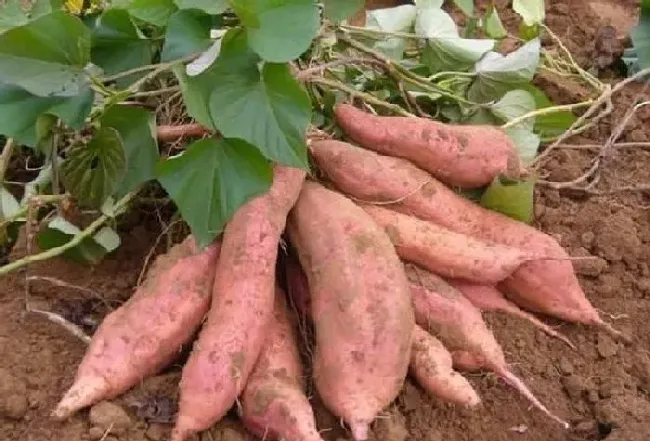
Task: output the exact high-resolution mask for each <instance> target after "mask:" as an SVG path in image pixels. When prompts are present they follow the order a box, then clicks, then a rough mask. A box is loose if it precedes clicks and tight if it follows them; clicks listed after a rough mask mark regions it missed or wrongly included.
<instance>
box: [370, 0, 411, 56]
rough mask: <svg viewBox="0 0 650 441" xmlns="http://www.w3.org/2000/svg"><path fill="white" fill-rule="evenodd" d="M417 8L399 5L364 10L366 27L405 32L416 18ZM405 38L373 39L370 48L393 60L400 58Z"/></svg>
mask: <svg viewBox="0 0 650 441" xmlns="http://www.w3.org/2000/svg"><path fill="white" fill-rule="evenodd" d="M416 14H417V9H416V7H415V6H413V5H400V6H396V7H394V8H384V9H375V10H372V11H367V12H366V28H368V29H374V30H377V31H382V32H388V33H390V32H407V31H409V30H410V29H411V27H412V26H413V23H414V22H415V20H416ZM405 47H406V40H405V39H404V38H400V37H388V38H385V39H384V40H375V41H374V42H373V43H372V48H373V49H374V50H376V51H378V52H381V53H383V54H384V55H386V56H388V57H389V58H392V59H393V60H401V59H402V57H403V55H404V49H405Z"/></svg>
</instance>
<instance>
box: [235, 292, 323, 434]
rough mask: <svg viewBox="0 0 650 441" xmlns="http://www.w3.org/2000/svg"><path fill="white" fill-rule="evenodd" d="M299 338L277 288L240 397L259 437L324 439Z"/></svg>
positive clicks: (250, 426)
mask: <svg viewBox="0 0 650 441" xmlns="http://www.w3.org/2000/svg"><path fill="white" fill-rule="evenodd" d="M296 337H297V335H296V330H295V323H294V321H293V320H292V319H291V316H290V313H289V310H288V308H287V304H286V300H285V294H284V292H283V291H282V290H281V289H280V288H279V287H278V288H277V289H276V293H275V309H274V311H273V317H272V319H271V322H270V324H269V327H268V328H267V336H266V340H265V343H264V346H263V347H262V351H261V353H260V356H259V358H258V360H257V362H256V363H255V367H254V368H253V371H252V372H251V375H250V376H249V377H248V381H247V382H246V387H245V388H244V392H243V393H242V396H241V405H242V420H243V422H244V425H245V426H246V427H247V428H248V429H249V430H250V431H251V432H252V433H254V434H255V435H257V436H258V437H259V438H260V439H271V440H272V441H277V440H284V441H322V438H321V436H320V435H319V433H318V431H317V430H316V422H315V420H314V413H313V411H312V408H311V405H310V404H309V400H308V399H307V397H306V396H305V392H304V381H303V377H302V376H303V369H302V365H301V364H300V363H301V362H300V354H299V353H298V341H297V338H296Z"/></svg>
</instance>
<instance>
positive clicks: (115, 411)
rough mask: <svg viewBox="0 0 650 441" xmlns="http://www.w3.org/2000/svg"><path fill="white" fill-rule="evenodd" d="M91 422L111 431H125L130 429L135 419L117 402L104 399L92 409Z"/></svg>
mask: <svg viewBox="0 0 650 441" xmlns="http://www.w3.org/2000/svg"><path fill="white" fill-rule="evenodd" d="M89 419H90V422H91V423H92V424H93V425H94V426H96V427H99V428H101V429H103V430H109V429H110V432H111V433H117V434H119V433H123V432H124V431H126V430H128V429H129V428H130V427H131V426H132V425H133V421H132V420H131V417H130V416H129V415H128V414H127V413H126V412H125V411H124V409H122V408H121V407H120V406H118V405H117V404H114V403H111V402H110V401H102V402H101V403H98V404H96V405H94V406H93V407H92V408H91V409H90V415H89Z"/></svg>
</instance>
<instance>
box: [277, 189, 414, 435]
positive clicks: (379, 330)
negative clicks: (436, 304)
mask: <svg viewBox="0 0 650 441" xmlns="http://www.w3.org/2000/svg"><path fill="white" fill-rule="evenodd" d="M287 233H288V235H289V239H290V242H291V243H292V244H293V246H294V247H295V248H296V250H297V252H298V257H299V260H300V264H301V266H302V268H303V269H304V271H305V274H306V275H307V280H308V285H309V291H310V296H311V298H310V308H311V315H312V321H313V323H314V329H315V334H316V337H315V340H316V348H315V353H314V357H313V371H314V374H313V375H314V382H315V385H316V388H317V389H318V392H319V394H320V396H321V397H322V399H323V402H324V403H325V405H326V406H327V407H328V408H329V409H330V411H332V413H334V414H335V415H337V416H339V417H341V418H342V419H343V420H344V421H345V422H346V423H347V424H348V425H349V426H350V428H351V431H352V436H353V438H354V439H355V440H356V441H361V440H365V439H366V438H367V436H368V426H369V424H370V423H371V422H372V421H373V420H374V419H375V417H376V416H377V414H378V413H379V412H380V411H381V410H382V409H384V408H385V407H386V406H387V405H388V404H390V402H391V401H392V400H394V399H395V398H396V397H397V395H398V393H399V391H400V389H401V387H402V385H403V382H404V379H405V377H406V375H407V373H408V365H409V358H410V352H411V344H412V334H413V326H414V317H413V308H412V306H411V300H410V293H409V289H408V284H407V279H406V276H405V274H404V270H403V267H402V264H401V263H400V261H399V258H398V256H397V254H396V253H395V249H394V248H393V245H392V244H391V243H390V240H389V238H388V236H386V233H384V231H383V230H381V229H380V228H379V227H377V225H376V224H375V223H374V222H373V221H372V218H370V216H368V214H366V212H365V211H363V209H361V208H360V207H358V206H357V205H356V204H354V203H353V202H352V201H351V200H349V199H347V198H346V197H344V196H343V195H341V194H338V193H336V192H333V191H330V190H328V189H326V188H325V187H323V186H321V185H319V184H317V183H314V182H306V183H305V184H304V185H303V189H302V191H301V193H300V197H299V198H298V202H297V203H296V205H295V207H294V208H293V210H292V212H291V214H290V216H289V220H288V222H287Z"/></svg>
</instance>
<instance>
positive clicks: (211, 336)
mask: <svg viewBox="0 0 650 441" xmlns="http://www.w3.org/2000/svg"><path fill="white" fill-rule="evenodd" d="M305 175H306V173H305V172H304V171H303V170H300V169H296V168H290V167H284V166H276V167H275V170H274V177H273V184H272V185H271V188H270V189H269V191H268V192H267V193H265V194H263V195H261V196H258V197H256V198H253V199H252V200H250V201H248V202H247V203H246V204H244V205H243V206H241V207H240V208H239V209H238V210H237V211H236V212H235V214H234V216H233V217H232V219H231V220H230V222H229V223H228V225H226V228H225V230H224V233H223V239H222V247H221V256H220V259H219V264H218V265H217V268H216V274H215V278H214V285H213V290H212V304H211V306H210V310H209V312H208V318H207V321H206V323H205V324H204V325H203V328H202V330H201V332H200V334H199V336H198V339H197V341H196V342H195V344H194V348H193V350H192V353H191V354H190V356H189V358H188V360H187V363H186V364H185V366H184V368H183V371H182V376H181V382H180V385H179V394H180V397H179V409H178V416H177V420H176V425H175V427H174V430H173V431H172V436H171V440H172V441H183V440H185V439H187V438H188V437H189V436H190V435H191V434H193V433H196V432H199V431H202V430H205V429H207V428H209V427H210V426H212V425H213V424H214V423H216V422H217V421H219V420H220V419H221V418H222V417H223V416H224V415H225V414H226V412H227V411H228V410H229V409H230V408H231V407H232V405H233V404H234V403H235V400H236V399H237V397H238V396H239V395H240V393H241V392H242V390H243V388H244V386H245V385H246V380H247V379H248V376H249V375H250V372H251V370H252V368H253V366H254V364H255V361H256V360H257V357H258V356H259V353H260V350H261V347H262V344H263V341H264V337H265V333H266V327H267V325H268V323H269V320H270V319H271V316H272V313H273V299H274V293H275V281H276V278H275V266H276V261H277V253H278V245H279V241H280V236H281V234H282V232H283V230H284V227H285V224H286V218H287V214H288V212H289V210H291V207H292V206H293V204H294V203H295V201H296V199H297V197H298V194H299V192H300V188H301V185H302V183H303V181H304V178H305Z"/></svg>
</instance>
